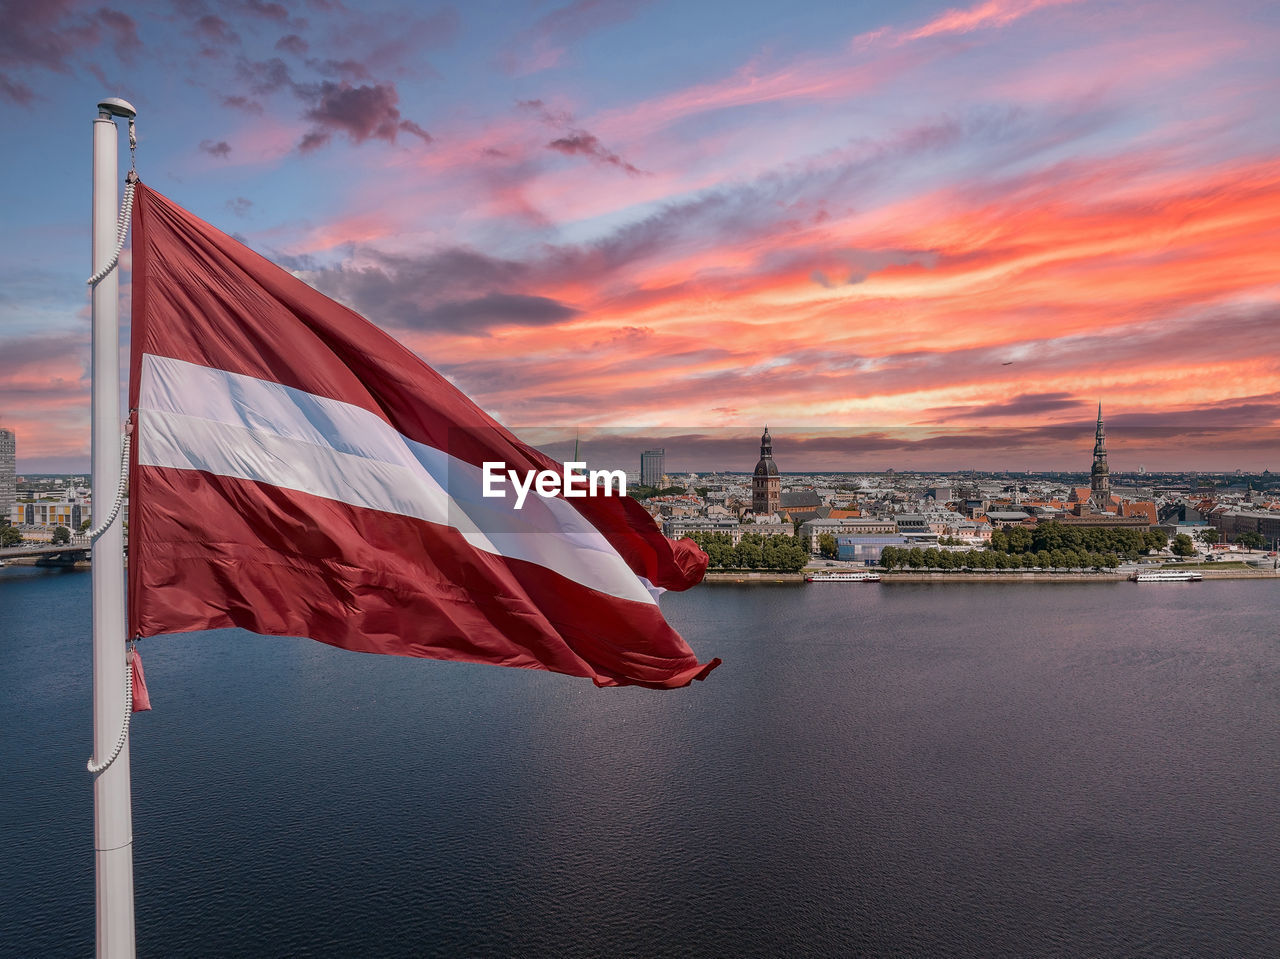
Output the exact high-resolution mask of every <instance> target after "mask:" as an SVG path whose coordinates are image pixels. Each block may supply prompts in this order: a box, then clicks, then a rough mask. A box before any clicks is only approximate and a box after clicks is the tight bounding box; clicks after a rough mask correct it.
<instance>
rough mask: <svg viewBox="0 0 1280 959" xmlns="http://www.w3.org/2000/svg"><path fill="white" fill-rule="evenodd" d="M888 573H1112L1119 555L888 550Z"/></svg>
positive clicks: (1062, 551)
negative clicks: (999, 570)
mask: <svg viewBox="0 0 1280 959" xmlns="http://www.w3.org/2000/svg"><path fill="white" fill-rule="evenodd" d="M880 565H881V566H883V567H884V568H885V569H1034V568H1039V569H1113V568H1115V567H1116V566H1118V565H1120V557H1119V556H1118V555H1117V554H1116V553H1112V552H1107V553H1090V552H1087V551H1086V552H1080V551H1077V550H1074V549H1054V550H1042V551H1040V552H1036V553H1031V552H1028V553H1021V554H1018V553H1002V552H999V551H998V550H994V549H970V550H965V551H963V552H960V551H957V550H949V549H938V548H937V547H934V546H930V547H928V548H927V549H921V548H920V547H919V546H912V547H906V546H886V547H885V548H884V552H883V553H881V555H880Z"/></svg>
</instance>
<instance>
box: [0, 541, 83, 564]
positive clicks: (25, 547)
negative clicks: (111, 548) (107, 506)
mask: <svg viewBox="0 0 1280 959" xmlns="http://www.w3.org/2000/svg"><path fill="white" fill-rule="evenodd" d="M92 548H93V544H92V543H90V542H89V541H88V540H87V539H85V538H84V537H81V536H73V537H71V542H70V543H60V544H58V545H56V546H55V545H54V544H52V543H23V544H22V545H21V546H6V547H4V548H2V549H0V563H2V562H4V561H5V560H10V559H27V558H30V557H32V556H34V557H36V565H37V566H74V565H75V564H76V563H79V562H84V561H85V560H87V559H88V558H89V551H90V549H92Z"/></svg>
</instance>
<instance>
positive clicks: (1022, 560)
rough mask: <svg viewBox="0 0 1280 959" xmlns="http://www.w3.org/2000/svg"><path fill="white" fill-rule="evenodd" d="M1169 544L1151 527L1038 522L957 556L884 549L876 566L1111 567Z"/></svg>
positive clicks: (932, 550)
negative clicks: (1115, 527)
mask: <svg viewBox="0 0 1280 959" xmlns="http://www.w3.org/2000/svg"><path fill="white" fill-rule="evenodd" d="M1168 542H1169V539H1168V537H1167V536H1166V535H1165V534H1164V533H1163V532H1161V531H1160V530H1156V529H1148V530H1139V529H1108V528H1106V527H1100V526H1068V525H1066V524H1065V523H1041V524H1038V525H1037V526H1034V527H1032V528H1027V527H1025V526H1014V527H1011V528H1010V529H1007V530H996V531H995V532H994V533H992V534H991V545H990V546H989V547H988V548H986V549H971V550H966V551H964V552H958V551H953V550H941V549H937V548H935V547H932V546H931V547H928V548H927V549H921V548H920V547H919V546H913V547H906V546H886V547H885V548H884V552H883V553H882V554H881V556H880V565H882V566H884V567H885V568H886V569H900V568H904V567H909V568H911V569H964V568H966V567H967V568H969V569H1033V568H1036V567H1038V568H1040V569H1110V568H1114V567H1116V566H1118V565H1120V561H1121V560H1122V559H1128V560H1135V559H1137V558H1138V557H1139V556H1140V555H1141V554H1143V553H1145V552H1147V551H1148V550H1153V549H1164V547H1165V546H1166V545H1168Z"/></svg>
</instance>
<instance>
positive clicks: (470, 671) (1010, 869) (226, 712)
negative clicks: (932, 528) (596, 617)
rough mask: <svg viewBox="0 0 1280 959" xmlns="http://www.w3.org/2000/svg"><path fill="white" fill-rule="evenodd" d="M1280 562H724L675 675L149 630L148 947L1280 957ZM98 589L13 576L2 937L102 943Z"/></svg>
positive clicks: (140, 775) (58, 576)
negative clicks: (602, 672) (94, 706)
mask: <svg viewBox="0 0 1280 959" xmlns="http://www.w3.org/2000/svg"><path fill="white" fill-rule="evenodd" d="M1278 589H1280V584H1277V583H1275V582H1249V581H1227V582H1212V583H1210V582H1205V583H1193V584H1180V583H1175V584H1154V585H1138V584H1134V583H1128V582H1119V583H1053V584H1040V583H1035V584H1030V583H1028V584H1022V583H1018V584H1000V583H990V584H988V583H958V584H937V585H934V584H882V585H879V586H877V585H858V584H824V585H812V586H800V585H778V586H770V585H763V584H761V585H742V586H738V585H730V584H714V585H704V586H701V587H699V588H697V589H695V590H693V591H690V592H689V593H685V594H678V595H677V594H668V595H666V596H664V597H663V608H664V610H665V611H666V613H667V615H668V617H669V619H670V620H671V621H672V623H673V624H674V625H675V626H676V627H677V628H678V629H679V630H681V632H682V633H683V634H684V635H685V637H686V638H687V639H688V640H689V642H690V643H691V645H692V646H693V647H694V649H695V650H696V651H697V652H698V653H699V655H700V656H701V657H703V658H709V657H711V656H720V657H722V658H723V659H724V665H723V666H722V667H721V668H720V669H718V670H716V671H715V672H714V673H712V675H711V676H710V678H709V679H708V680H707V681H706V682H705V683H698V684H695V686H694V687H692V688H689V689H685V690H677V691H673V692H665V693H662V692H654V691H650V690H643V689H617V690H597V689H595V688H594V687H593V686H592V685H591V683H590V682H587V681H583V680H576V679H571V678H569V677H563V676H557V675H552V674H548V673H541V672H533V671H524V670H512V669H499V668H495V667H486V666H472V665H464V664H455V663H439V662H431V661H419V660H407V659H398V658H394V657H376V656H367V655H360V654H354V653H347V652H345V651H342V650H336V649H332V648H330V647H327V646H324V645H322V644H319V643H314V642H310V641H306V640H293V639H278V638H276V639H271V638H262V637H256V636H253V635H251V634H248V633H244V632H240V631H220V632H214V633H204V634H191V635H187V636H179V637H169V638H159V639H151V640H147V641H146V642H145V643H144V644H143V645H142V647H141V649H142V652H143V656H144V660H145V663H146V669H147V677H148V681H149V686H150V690H151V697H152V703H153V705H154V707H155V709H154V710H153V711H152V712H150V713H144V714H139V715H138V716H137V717H136V722H135V727H134V733H133V739H132V751H133V796H134V834H135V841H134V851H135V856H134V858H135V873H136V894H137V923H138V948H139V955H142V956H152V957H166V959H181V957H197V956H199V957H203V956H252V957H265V956H315V957H329V956H333V957H339V956H340V957H352V956H441V957H445V956H447V957H458V956H467V957H485V956H520V957H533V959H536V957H557V959H559V957H578V956H582V957H587V956H608V957H620V956H635V957H665V956H670V957H737V956H771V957H772V956H788V957H789V956H832V957H851V956H862V955H866V956H911V957H914V956H1063V957H1079V956H1094V957H1110V956H1115V957H1120V956H1126V957H1128V956H1196V957H1215V956H1222V957H1232V959H1240V957H1250V956H1257V957H1274V956H1275V955H1280V816H1278V815H1277V812H1276V810H1277V808H1280V788H1278V787H1280V639H1278V631H1277V627H1276V610H1277V609H1280V593H1278V592H1277V590H1278ZM88 602H89V576H88V574H86V573H81V572H59V571H44V570H36V569H32V568H13V567H10V568H7V569H4V570H0V622H2V623H3V626H2V627H0V631H2V633H3V641H0V676H3V678H4V681H3V693H2V694H0V706H2V708H3V712H4V717H5V722H4V725H3V729H4V735H3V737H0V761H2V762H3V769H4V774H3V776H0V814H2V816H3V819H2V821H3V823H4V834H5V840H6V841H5V842H4V843H3V844H2V847H0V848H2V850H3V851H0V930H2V933H0V955H4V956H15V957H17V956H21V957H28V956H84V955H89V954H91V952H92V948H93V914H94V907H93V851H92V850H93V828H92V788H91V783H90V777H89V776H88V775H87V773H86V772H85V770H84V762H85V760H86V759H87V758H88V754H89V751H90V746H91V741H90V735H91V733H90V722H91V709H90V685H89V656H90V651H89V639H88V628H89V626H88V623H89V609H88Z"/></svg>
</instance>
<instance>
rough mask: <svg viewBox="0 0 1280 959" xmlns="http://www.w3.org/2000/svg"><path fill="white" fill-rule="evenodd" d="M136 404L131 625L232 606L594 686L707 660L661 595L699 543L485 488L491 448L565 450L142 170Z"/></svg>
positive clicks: (536, 454)
mask: <svg viewBox="0 0 1280 959" xmlns="http://www.w3.org/2000/svg"><path fill="white" fill-rule="evenodd" d="M130 408H131V411H132V413H131V415H133V416H135V417H136V427H135V441H134V444H133V450H132V453H131V457H132V460H133V462H132V463H131V476H132V480H131V491H130V507H129V508H130V515H129V617H130V634H131V635H133V636H153V635H158V634H163V633H177V632H189V631H194V630H203V629H216V628H222V627H227V626H240V627H243V628H245V629H248V630H251V631H253V632H257V633H263V634H268V635H292V636H306V637H310V638H312V639H316V640H319V641H321V642H325V643H329V644H330V645H334V646H339V647H343V648H346V649H351V650H359V651H364V652H374V653H390V654H396V655H404V656H420V657H428V658H434V659H448V660H461V661H468V662H480V663H492V664H497V665H503V666H517V667H524V668H531V669H547V670H552V671H555V672H561V673H567V674H570V675H574V676H583V677H589V678H591V679H592V680H593V681H594V682H595V683H596V684H597V685H600V686H621V685H641V686H652V687H658V688H672V687H678V686H685V685H688V684H689V683H690V682H691V681H692V680H694V679H702V678H705V676H706V674H707V673H708V672H710V670H711V669H713V668H714V667H715V666H716V665H718V663H719V660H718V659H717V660H712V661H711V662H708V663H700V662H699V661H698V659H697V657H696V656H695V655H694V653H693V651H692V650H691V649H690V648H689V647H688V645H687V644H686V643H685V642H684V640H683V639H682V638H681V637H680V636H679V634H677V633H676V632H675V631H674V630H673V629H672V628H671V627H670V625H668V624H667V622H666V620H665V619H664V618H663V616H662V613H661V611H660V610H659V608H658V605H657V595H658V594H659V593H660V592H661V591H662V590H665V589H673V590H681V589H687V588H689V587H690V586H692V585H694V584H695V583H697V582H698V581H700V580H701V578H702V575H703V573H704V571H705V569H706V564H707V557H706V555H705V554H704V553H702V551H701V550H700V549H698V548H697V547H696V546H695V545H694V544H693V543H692V542H690V541H688V540H682V541H679V542H673V541H671V540H669V539H667V538H666V537H664V536H663V535H662V533H661V532H660V531H659V530H658V528H657V526H656V525H655V524H654V522H653V520H652V518H650V516H649V515H648V514H647V513H646V512H645V511H644V509H643V508H642V507H641V506H640V505H639V504H638V503H636V502H635V501H634V500H632V499H630V498H629V497H625V496H617V495H613V496H606V495H588V496H582V497H570V498H566V497H564V496H554V497H546V498H544V497H542V496H537V495H531V496H529V497H528V498H527V499H526V500H525V502H524V503H523V506H522V508H520V509H517V508H516V507H515V502H514V495H511V496H506V497H505V498H494V497H492V496H489V495H486V490H485V483H484V476H483V470H484V464H485V463H493V462H498V463H501V464H503V466H504V467H505V468H508V469H512V470H516V471H518V472H520V473H521V474H522V475H523V474H524V473H527V472H529V471H544V470H554V471H556V472H561V468H560V465H559V464H557V463H555V462H554V461H553V460H551V459H550V458H549V457H547V456H546V455H544V454H543V453H541V452H540V451H538V450H536V449H534V448H533V447H531V446H529V445H527V444H525V443H523V442H521V441H520V440H519V439H518V438H517V437H516V436H514V435H513V434H512V433H510V432H509V431H508V430H506V429H505V428H504V427H502V426H501V425H500V424H499V423H497V421H495V420H494V419H492V418H491V417H489V416H488V415H487V414H485V413H484V412H483V411H482V410H481V409H480V408H479V407H477V406H476V405H475V404H474V403H472V402H471V401H470V400H469V399H467V397H466V396H464V395H463V394H462V393H461V392H460V391H459V390H457V389H456V388H455V387H454V386H453V385H452V384H450V383H449V382H448V381H447V380H445V379H444V378H443V377H442V376H441V375H440V374H438V373H437V372H436V371H435V370H433V369H431V367H429V366H427V365H426V364H425V363H423V362H422V361H421V360H420V359H418V357H417V356H415V355H414V354H413V353H411V352H410V351H409V350H408V349H406V348H405V347H403V346H402V345H401V344H399V343H397V342H396V341H395V340H394V339H392V338H391V337H390V336H388V335H387V334H385V333H383V332H382V331H381V330H379V329H378V328H377V327H375V326H374V325H373V324H371V323H369V322H368V321H367V320H365V319H363V318H362V317H360V316H359V315H357V314H356V313H354V312H352V311H351V310H349V309H347V308H346V307H344V306H342V305H340V304H338V303H335V302H334V301H332V300H330V299H328V298H326V297H324V296H323V295H321V294H320V293H319V292H317V291H316V290H314V289H312V288H311V287H309V286H307V285H306V284H305V283H303V282H302V281H301V280H299V279H297V278H296V277H294V276H292V275H291V274H289V273H287V272H286V271H284V270H282V269H280V268H279V267H277V266H275V265H273V264H272V263H270V262H269V261H267V260H266V259H264V258H263V257H261V256H259V255H258V254H256V253H254V252H253V251H251V250H249V249H248V248H246V247H245V246H243V245H242V244H240V243H238V242H236V241H235V240H233V239H231V238H230V237H228V236H227V235H225V234H223V233H221V232H219V231H218V230H216V229H214V228H213V227H211V226H210V225H208V224H207V223H205V222H203V221H201V220H200V219H198V218H197V217H195V216H193V215H192V214H190V213H188V212H187V211H185V210H183V209H182V208H180V207H178V206H177V205H175V204H174V203H172V202H171V201H170V200H168V199H166V198H165V197H163V196H161V195H160V194H158V193H156V192H155V191H153V190H150V189H149V188H147V187H146V186H144V185H143V184H141V183H139V184H138V186H137V188H136V194H135V199H134V207H133V324H132V347H131V356H130ZM506 489H507V490H508V491H509V489H510V487H509V486H508V487H506ZM490 492H491V490H490Z"/></svg>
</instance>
